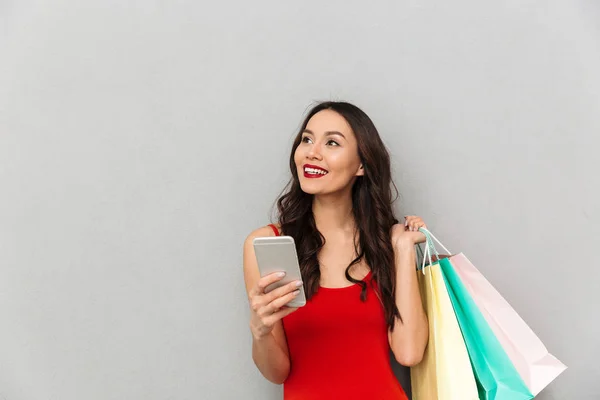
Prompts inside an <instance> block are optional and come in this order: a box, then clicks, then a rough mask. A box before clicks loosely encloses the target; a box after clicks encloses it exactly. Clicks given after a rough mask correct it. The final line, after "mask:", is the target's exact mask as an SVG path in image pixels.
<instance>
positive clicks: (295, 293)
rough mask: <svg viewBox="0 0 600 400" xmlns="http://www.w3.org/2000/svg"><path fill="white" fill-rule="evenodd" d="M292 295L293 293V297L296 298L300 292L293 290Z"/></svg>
mask: <svg viewBox="0 0 600 400" xmlns="http://www.w3.org/2000/svg"><path fill="white" fill-rule="evenodd" d="M292 293H294V296H297V295H298V294H299V293H300V291H299V290H294V291H293V292H292Z"/></svg>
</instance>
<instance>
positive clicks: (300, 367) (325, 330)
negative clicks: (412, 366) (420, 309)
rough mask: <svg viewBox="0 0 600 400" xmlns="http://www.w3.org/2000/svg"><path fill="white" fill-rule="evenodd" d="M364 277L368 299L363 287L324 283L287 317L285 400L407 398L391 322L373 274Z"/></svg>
mask: <svg viewBox="0 0 600 400" xmlns="http://www.w3.org/2000/svg"><path fill="white" fill-rule="evenodd" d="M274 230H275V231H276V233H277V234H278V232H277V230H276V229H274ZM364 281H365V282H367V300H366V301H365V302H363V301H361V300H360V293H361V286H360V285H351V286H347V287H343V288H326V287H321V288H319V290H318V291H317V293H315V294H314V295H313V297H312V298H311V299H310V300H308V301H307V302H306V305H305V306H304V307H300V308H299V309H298V310H297V311H295V312H293V313H291V314H290V315H288V316H287V317H285V318H284V319H283V326H284V329H285V334H286V338H287V343H288V348H289V351H290V361H291V370H290V374H289V376H288V378H287V380H286V381H285V383H284V387H283V390H284V399H286V400H296V399H302V400H305V399H310V400H319V399H327V400H331V399H344V400H352V399H377V400H378V399H400V400H408V398H407V397H406V394H405V393H404V390H402V387H401V386H400V384H399V383H398V380H397V379H396V377H395V376H394V374H393V372H392V367H391V365H390V346H389V342H388V328H387V323H386V321H385V314H384V310H383V305H382V304H381V302H380V301H379V299H378V298H377V295H376V293H375V288H374V285H373V284H374V283H375V282H374V281H373V280H372V279H371V272H369V274H368V275H367V276H366V277H365V278H364Z"/></svg>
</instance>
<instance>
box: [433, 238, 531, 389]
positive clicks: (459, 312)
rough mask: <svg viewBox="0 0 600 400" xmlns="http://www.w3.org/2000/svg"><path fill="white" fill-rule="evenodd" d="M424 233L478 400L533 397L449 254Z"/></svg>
mask: <svg viewBox="0 0 600 400" xmlns="http://www.w3.org/2000/svg"><path fill="white" fill-rule="evenodd" d="M423 233H425V235H426V236H427V245H428V246H429V248H430V250H431V251H432V252H433V254H436V255H437V256H438V259H439V263H440V267H441V268H440V269H441V271H442V276H443V278H444V282H445V283H446V287H447V289H448V294H449V295H450V301H451V302H452V306H453V308H454V313H455V314H456V318H457V319H458V324H459V326H460V329H461V332H462V335H463V338H464V340H465V344H466V346H467V351H468V353H469V358H470V359H471V366H472V367H473V372H474V373H475V380H476V381H477V389H478V391H479V398H480V400H529V399H532V398H533V397H534V396H533V394H532V393H531V391H530V390H529V389H528V388H527V386H526V385H525V382H523V379H522V378H521V376H520V375H519V372H518V371H517V370H516V368H515V367H514V365H513V364H512V362H511V360H510V358H509V357H508V355H507V354H506V352H505V351H504V349H503V348H502V344H501V343H500V342H499V341H498V339H497V338H496V336H495V335H494V332H493V331H492V329H491V328H490V326H489V325H488V323H487V321H486V320H485V317H484V316H483V315H482V314H481V312H480V311H479V308H478V307H477V304H476V303H475V302H474V301H473V299H472V298H471V295H470V294H469V292H468V290H467V288H466V287H465V286H464V284H463V282H462V281H461V279H460V277H459V276H458V274H457V273H456V271H455V270H454V267H453V266H452V257H450V258H440V257H439V254H438V253H437V250H436V249H435V245H434V244H433V240H432V236H433V235H431V234H430V233H429V232H423Z"/></svg>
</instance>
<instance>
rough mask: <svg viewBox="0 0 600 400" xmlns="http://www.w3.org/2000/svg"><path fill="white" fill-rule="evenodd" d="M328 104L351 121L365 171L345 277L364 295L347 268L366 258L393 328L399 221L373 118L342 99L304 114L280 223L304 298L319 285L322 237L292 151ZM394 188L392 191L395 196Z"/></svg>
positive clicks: (355, 197)
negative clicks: (291, 246)
mask: <svg viewBox="0 0 600 400" xmlns="http://www.w3.org/2000/svg"><path fill="white" fill-rule="evenodd" d="M322 110H333V111H335V112H336V113H338V114H339V115H341V116H342V117H343V118H344V119H345V120H346V121H347V122H348V124H349V125H350V127H351V128H352V130H353V131H354V134H355V136H356V139H357V141H358V154H359V157H360V160H361V162H362V165H363V168H364V176H359V177H357V179H356V181H355V182H354V185H353V187H352V212H353V215H354V219H355V222H356V226H357V232H356V233H355V235H358V240H355V243H356V244H357V245H355V246H356V248H355V250H356V254H357V255H358V256H357V257H356V258H355V259H354V260H353V261H352V262H351V263H350V264H349V265H348V267H347V268H346V279H348V280H349V281H350V282H352V283H355V284H359V285H361V287H362V291H361V299H362V300H363V301H364V300H365V299H366V294H367V291H366V290H367V287H366V283H365V282H363V281H361V280H357V279H355V278H353V277H352V276H351V275H350V274H349V270H350V268H351V267H352V266H353V265H355V264H357V263H359V262H360V261H361V260H363V259H364V260H365V261H366V262H367V264H368V265H369V267H370V268H371V271H372V278H373V279H372V282H375V284H376V292H377V294H378V297H379V299H380V301H381V302H382V304H383V307H384V310H385V316H386V321H387V323H388V326H389V328H390V329H393V327H394V323H395V320H396V318H399V319H401V317H400V313H399V312H398V308H397V307H396V302H395V296H394V293H395V286H396V274H395V267H394V250H393V248H392V243H391V229H392V226H393V225H394V224H396V223H398V220H397V219H396V218H395V216H394V211H393V209H392V202H393V201H394V200H395V199H392V187H393V188H394V190H396V187H395V185H394V183H393V182H392V176H391V167H390V156H389V153H388V151H387V149H386V147H385V145H384V143H383V142H382V141H381V138H380V136H379V133H378V132H377V129H376V128H375V125H374V124H373V121H371V119H370V118H369V117H368V116H367V114H365V113H364V112H363V111H362V110H361V109H360V108H358V107H356V106H354V105H352V104H349V103H346V102H323V103H319V104H317V105H316V106H314V107H313V108H312V109H311V110H310V111H309V112H308V114H307V115H306V118H305V119H304V122H303V123H302V127H301V129H300V132H299V133H298V135H297V136H296V138H295V140H294V144H293V146H292V153H291V156H290V171H291V173H292V178H291V179H290V181H289V183H288V184H287V186H286V188H285V189H284V192H283V194H282V195H281V196H280V197H279V199H278V200H277V209H278V212H279V224H280V225H281V231H282V232H283V233H284V234H285V235H289V236H292V237H293V238H294V240H295V242H296V248H297V252H298V259H299V263H300V269H301V271H302V277H303V280H304V290H305V292H306V296H307V298H310V297H312V295H313V294H314V293H316V291H317V290H318V289H319V282H320V278H321V272H320V270H319V261H318V259H317V255H318V253H319V251H320V250H321V248H323V246H324V245H325V238H324V237H323V235H322V234H321V233H320V232H319V231H318V230H317V226H316V224H315V219H314V216H313V213H312V202H313V195H311V194H308V193H305V192H303V191H302V189H301V187H300V181H299V179H298V172H297V169H296V163H295V161H294V153H295V152H296V148H297V147H298V146H299V145H300V142H301V140H302V133H303V131H304V129H305V128H306V125H307V124H308V121H309V120H310V119H311V118H312V117H313V116H314V115H315V114H316V113H318V112H319V111H322ZM397 194H398V193H397V190H396V197H397Z"/></svg>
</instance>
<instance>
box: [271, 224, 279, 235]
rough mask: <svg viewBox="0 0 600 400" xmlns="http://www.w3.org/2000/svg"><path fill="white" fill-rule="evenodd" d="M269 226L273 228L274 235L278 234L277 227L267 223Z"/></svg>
mask: <svg viewBox="0 0 600 400" xmlns="http://www.w3.org/2000/svg"><path fill="white" fill-rule="evenodd" d="M269 226H270V227H271V229H273V232H275V236H279V230H278V229H277V227H276V226H275V225H273V224H269Z"/></svg>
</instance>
